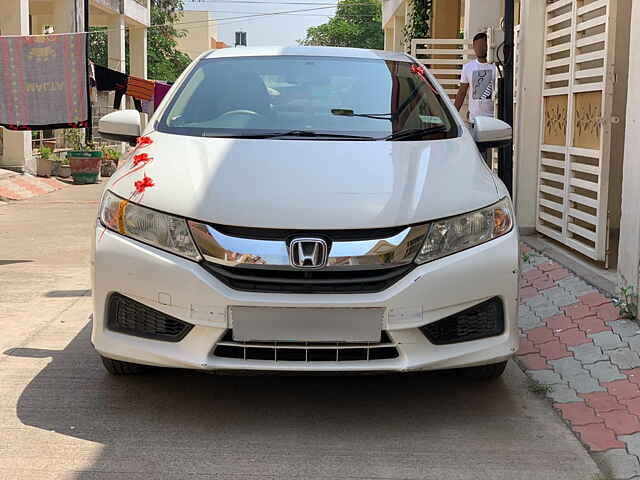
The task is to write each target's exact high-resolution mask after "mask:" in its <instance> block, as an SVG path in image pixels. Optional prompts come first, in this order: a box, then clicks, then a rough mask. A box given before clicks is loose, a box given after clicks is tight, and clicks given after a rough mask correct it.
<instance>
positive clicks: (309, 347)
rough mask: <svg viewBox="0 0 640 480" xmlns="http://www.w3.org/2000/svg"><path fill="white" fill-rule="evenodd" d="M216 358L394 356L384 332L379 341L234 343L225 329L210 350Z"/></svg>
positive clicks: (321, 359) (345, 359) (360, 358)
mask: <svg viewBox="0 0 640 480" xmlns="http://www.w3.org/2000/svg"><path fill="white" fill-rule="evenodd" d="M213 354H214V355H215V356H216V357H222V358H234V359H239V360H267V361H273V362H348V361H373V360H388V359H392V358H397V357H398V349H397V347H396V344H395V343H394V342H393V341H392V340H391V338H390V337H389V335H388V334H387V332H382V338H381V340H380V343H343V342H337V343H310V342H309V343H305V342H236V341H234V340H233V331H232V330H227V332H226V333H225V335H224V336H223V337H222V339H221V340H220V341H218V343H217V344H216V347H215V349H214V351H213Z"/></svg>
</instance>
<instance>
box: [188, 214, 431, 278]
mask: <svg viewBox="0 0 640 480" xmlns="http://www.w3.org/2000/svg"><path fill="white" fill-rule="evenodd" d="M189 228H190V229H191V232H192V235H193V238H194V240H195V242H196V244H197V246H198V248H199V249H200V251H201V253H202V255H203V257H204V258H205V260H206V261H207V262H210V263H214V264H218V265H223V266H226V267H236V266H244V267H249V266H252V267H271V268H274V267H275V268H285V269H286V268H290V257H289V246H288V242H287V241H285V240H261V239H252V238H245V237H232V236H229V235H225V234H223V233H221V232H219V231H218V230H216V229H215V228H214V227H212V226H211V225H207V224H204V223H199V222H195V221H192V220H190V221H189ZM427 228H428V225H426V224H424V225H417V226H413V227H407V228H405V229H404V230H402V231H401V232H400V233H398V234H396V235H394V236H392V237H388V238H375V239H371V240H354V241H334V242H331V239H330V238H328V239H327V240H328V242H329V256H328V259H327V263H326V267H325V269H371V268H376V267H395V266H401V265H407V264H409V263H411V262H412V261H413V259H414V258H415V256H416V255H417V253H418V251H419V250H420V248H421V247H422V244H423V243H424V239H425V237H426V234H427ZM312 233H313V232H304V233H301V236H303V235H304V236H308V235H309V234H312ZM313 236H317V237H321V235H313Z"/></svg>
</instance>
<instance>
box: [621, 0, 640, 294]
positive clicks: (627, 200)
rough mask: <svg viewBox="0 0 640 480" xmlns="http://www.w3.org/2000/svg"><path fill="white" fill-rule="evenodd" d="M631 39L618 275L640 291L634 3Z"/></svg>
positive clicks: (638, 19)
mask: <svg viewBox="0 0 640 480" xmlns="http://www.w3.org/2000/svg"><path fill="white" fill-rule="evenodd" d="M631 8H632V11H631V36H630V45H629V47H630V48H629V51H630V52H631V55H630V56H629V83H628V85H629V86H628V97H627V116H626V122H627V128H626V131H627V135H626V136H625V148H624V166H623V174H622V217H621V221H620V248H619V251H618V273H619V275H620V284H621V286H633V287H634V288H635V289H636V292H637V291H638V287H639V286H640V278H639V274H638V269H639V267H640V211H639V207H638V206H639V205H640V159H639V158H638V152H640V135H637V134H635V133H634V132H638V131H640V92H638V89H637V85H638V82H640V57H638V54H637V52H638V49H639V48H640V3H639V2H632V6H631Z"/></svg>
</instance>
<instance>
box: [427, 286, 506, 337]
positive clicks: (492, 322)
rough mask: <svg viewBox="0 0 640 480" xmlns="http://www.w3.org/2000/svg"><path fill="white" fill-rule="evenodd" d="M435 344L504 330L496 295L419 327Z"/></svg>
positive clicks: (491, 335)
mask: <svg viewBox="0 0 640 480" xmlns="http://www.w3.org/2000/svg"><path fill="white" fill-rule="evenodd" d="M420 330H421V331H422V333H423V334H424V336H425V337H427V339H428V340H429V341H430V342H431V343H433V344H435V345H447V344H451V343H460V342H469V341H471V340H479V339H481V338H488V337H494V336H497V335H501V334H502V333H503V332H504V307H503V305H502V300H500V299H499V298H498V297H495V298H492V299H491V300H487V301H486V302H483V303H481V304H479V305H475V306H473V307H471V308H469V309H467V310H464V311H462V312H460V313H456V314H455V315H451V316H450V317H447V318H444V319H442V320H438V321H437V322H434V323H430V324H429V325H425V326H424V327H421V328H420Z"/></svg>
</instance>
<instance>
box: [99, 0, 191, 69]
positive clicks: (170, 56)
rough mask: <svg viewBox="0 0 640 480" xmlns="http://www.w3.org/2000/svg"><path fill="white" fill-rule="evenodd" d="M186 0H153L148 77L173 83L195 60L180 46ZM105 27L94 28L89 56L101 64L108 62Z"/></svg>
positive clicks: (127, 40)
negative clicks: (180, 25) (178, 28)
mask: <svg viewBox="0 0 640 480" xmlns="http://www.w3.org/2000/svg"><path fill="white" fill-rule="evenodd" d="M181 10H182V0H151V25H158V26H154V27H152V28H149V32H148V37H147V55H148V58H147V70H148V75H147V76H148V77H149V78H153V79H155V80H166V81H169V82H173V81H175V80H176V78H178V76H179V75H180V74H181V73H182V72H183V70H184V69H185V68H187V66H188V65H189V64H190V63H191V58H189V56H188V55H186V54H185V53H182V52H180V51H178V50H177V49H176V46H177V41H176V40H177V39H178V38H180V37H183V36H184V35H186V33H185V32H184V31H180V30H177V29H176V27H175V26H176V24H179V23H180V20H181V19H182V13H181ZM105 30H106V28H104V27H91V31H93V32H102V33H93V34H91V37H90V43H89V52H90V53H89V55H90V58H91V59H92V60H93V61H94V62H96V63H97V64H98V65H102V66H104V67H106V66H107V65H108V58H107V57H108V55H107V32H106V31H105ZM125 45H126V57H127V62H126V71H127V72H129V32H128V31H127V33H126V41H125Z"/></svg>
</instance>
